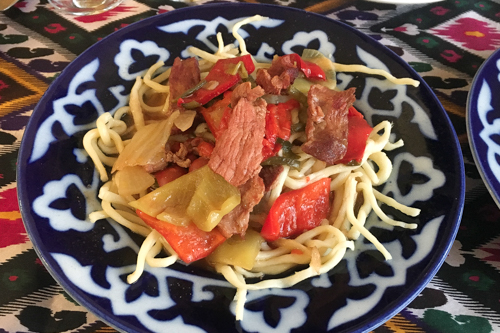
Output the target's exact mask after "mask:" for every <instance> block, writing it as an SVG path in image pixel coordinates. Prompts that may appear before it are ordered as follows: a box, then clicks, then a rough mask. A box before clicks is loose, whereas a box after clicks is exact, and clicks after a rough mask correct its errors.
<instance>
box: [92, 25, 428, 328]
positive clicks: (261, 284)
mask: <svg viewBox="0 0 500 333" xmlns="http://www.w3.org/2000/svg"><path fill="white" fill-rule="evenodd" d="M262 19H265V18H264V17H262V16H253V17H250V18H247V19H245V20H243V21H240V22H238V23H236V24H235V25H234V28H233V36H234V38H235V39H236V40H237V42H238V44H239V52H238V49H237V48H236V46H235V45H234V44H229V45H224V42H223V40H222V35H221V34H220V33H218V34H217V41H218V49H217V51H216V53H215V54H211V53H208V52H205V51H203V50H200V49H198V48H194V47H190V48H189V49H188V50H189V52H191V53H192V54H194V55H195V56H197V57H199V58H201V59H202V60H200V61H199V66H200V71H207V70H209V69H210V68H211V67H212V66H213V64H214V63H215V62H216V61H217V60H219V59H223V58H233V57H235V56H240V55H245V54H248V51H247V48H246V44H245V41H244V39H243V38H242V37H241V35H239V34H238V32H237V31H238V29H239V28H240V27H241V26H242V25H244V24H247V23H250V22H254V21H258V20H262ZM332 64H333V66H334V67H335V69H336V70H337V71H361V72H365V73H368V74H375V75H382V76H384V77H385V78H387V79H388V80H390V81H391V82H394V83H398V84H411V85H418V82H417V81H414V80H411V79H396V78H394V77H393V76H392V75H390V74H389V73H387V72H384V71H380V70H373V69H369V68H367V67H364V66H360V65H341V64H337V63H332ZM163 66H164V63H163V62H158V63H157V64H155V65H153V66H151V67H150V68H149V69H148V70H147V71H146V73H145V74H144V76H143V78H141V77H137V78H136V81H135V84H134V85H133V87H132V90H131V93H130V101H129V105H128V106H127V107H123V108H120V109H118V110H117V111H116V112H115V114H114V117H113V116H111V114H109V113H105V114H103V115H101V116H100V117H99V119H98V120H97V121H96V127H97V128H96V129H92V130H90V131H88V132H87V133H86V135H85V136H84V139H83V145H84V148H85V150H86V151H87V152H88V154H89V156H90V158H91V159H92V161H93V162H94V165H95V168H96V170H97V172H99V175H100V178H101V181H102V182H104V185H102V187H101V188H100V190H99V198H100V199H101V200H102V202H101V207H102V210H99V211H95V212H92V213H90V215H89V218H90V220H91V221H92V222H95V221H97V220H99V219H103V218H111V219H113V220H114V221H116V222H117V223H119V224H121V225H123V226H124V227H125V228H127V229H129V230H131V231H133V232H135V233H138V234H140V235H142V236H144V237H145V240H144V241H143V243H142V245H141V247H140V249H139V252H138V254H137V263H136V267H135V270H134V271H133V272H132V273H131V274H130V275H128V277H127V282H128V283H134V282H136V281H137V280H138V279H139V278H140V276H141V274H142V273H143V271H144V269H145V267H146V266H145V265H146V264H147V265H149V266H150V267H167V266H170V265H172V264H173V263H175V262H176V261H178V260H179V255H178V254H177V253H175V251H174V250H173V248H172V247H171V245H170V244H168V242H167V241H166V240H165V239H164V238H163V237H162V235H161V234H160V233H159V232H158V231H156V230H154V229H152V228H150V227H149V226H148V225H147V224H146V223H145V222H144V221H142V219H141V218H139V217H138V216H137V215H136V213H135V209H134V208H133V207H132V206H130V204H129V203H130V202H132V201H134V200H137V199H138V198H140V197H141V196H143V195H145V194H146V193H139V194H134V195H127V196H124V195H120V194H118V193H119V192H118V189H117V188H118V185H117V184H116V182H115V178H114V177H113V178H112V179H111V180H109V176H108V172H107V170H106V166H107V167H113V166H114V163H115V161H116V160H117V156H120V154H121V152H122V151H123V150H124V147H127V145H128V143H129V142H130V141H127V140H124V138H125V137H127V136H130V135H131V134H133V133H135V132H136V131H138V130H140V129H141V128H144V127H145V126H149V124H150V123H151V122H152V121H154V120H149V118H150V116H151V115H152V114H157V113H161V114H162V115H163V116H164V117H165V116H167V115H168V114H169V112H170V111H171V110H170V100H169V96H168V95H169V94H170V87H169V85H168V79H169V76H170V69H167V70H164V71H163V72H162V73H160V74H158V75H156V76H155V73H156V72H157V71H159V70H160V68H162V67H163ZM268 66H269V64H256V67H258V68H259V67H260V68H263V67H268ZM204 75H206V73H205V74H203V73H202V77H203V76H204ZM415 82H417V83H415ZM155 94H160V96H163V98H165V101H164V102H162V103H163V104H159V105H156V106H151V105H147V103H146V102H145V100H147V99H148V98H149V97H151V96H154V95H155ZM126 114H127V115H131V116H132V118H133V121H134V125H133V126H130V127H127V125H126V123H125V122H124V121H122V120H121V119H122V117H123V116H124V115H126ZM178 114H179V113H178V112H177V111H176V112H175V113H174V114H173V115H172V116H169V118H168V123H169V124H170V125H168V126H171V124H172V123H173V122H174V121H177V122H176V124H177V125H179V126H178V127H183V128H182V129H184V127H185V128H186V129H187V128H188V127H191V126H192V124H193V121H194V118H195V114H196V113H195V112H194V111H193V112H191V114H184V115H183V116H182V117H181V116H179V117H178ZM176 117H178V118H176ZM153 119H154V117H153ZM299 121H300V120H299V115H298V111H297V110H294V111H293V112H292V123H294V124H295V123H298V122H299ZM181 124H182V125H181ZM165 126H166V125H165ZM196 126H197V127H196V130H195V131H194V135H195V136H196V137H198V138H202V139H204V140H206V141H207V142H215V137H214V135H213V134H212V133H211V132H210V130H209V129H208V126H207V124H206V123H201V124H198V125H196ZM166 128H167V127H166ZM168 131H169V132H168V133H170V127H168ZM379 133H381V134H379ZM390 135H391V124H390V123H389V122H388V121H382V122H381V123H379V124H378V125H376V126H375V127H374V128H373V130H372V132H371V133H370V135H369V136H368V140H367V143H366V148H365V152H364V155H363V157H362V160H361V163H360V165H352V166H350V165H349V166H348V165H344V164H337V165H330V166H326V163H325V162H323V161H320V160H318V159H316V158H314V157H313V156H311V155H309V154H306V153H304V152H303V151H301V149H300V147H299V146H293V148H292V151H293V152H294V153H295V154H296V155H297V156H298V159H297V161H298V162H299V167H298V168H297V169H293V168H291V167H290V166H287V165H285V166H283V170H282V171H281V173H280V174H279V176H278V177H277V180H276V181H275V186H274V188H273V189H272V190H270V191H269V192H267V193H266V194H265V195H264V198H263V199H262V202H263V203H264V204H263V205H262V206H263V208H264V209H267V210H269V208H270V207H271V206H272V205H273V203H274V202H275V201H276V199H277V198H278V197H279V196H280V195H281V194H282V193H283V192H284V191H289V190H296V189H301V188H304V187H305V186H307V185H309V184H312V183H314V182H316V181H319V180H321V179H324V178H331V182H330V191H331V192H332V193H333V196H334V198H335V200H333V203H332V205H331V207H330V213H329V216H328V218H327V219H324V220H323V221H322V222H321V224H320V225H319V226H317V227H315V228H313V229H311V230H308V231H305V232H303V233H302V234H300V235H299V236H297V237H295V238H294V239H285V238H280V239H278V240H276V241H274V242H270V243H268V242H263V243H262V244H261V246H260V250H259V251H258V253H257V255H256V258H255V262H254V265H253V267H252V268H251V269H247V268H243V267H239V266H232V265H227V264H220V263H215V264H213V267H214V269H215V270H216V271H217V272H219V273H220V274H222V275H223V276H224V278H225V279H226V280H227V281H228V282H229V283H231V284H232V285H233V286H234V287H235V288H236V294H235V297H234V304H235V314H236V319H237V320H241V319H242V318H243V312H244V304H245V301H246V295H247V292H248V290H259V289H267V288H287V287H291V286H293V285H295V284H297V283H298V282H300V281H303V280H305V279H307V278H310V277H312V276H316V275H319V274H323V273H326V272H328V271H330V270H331V269H332V268H333V267H335V265H337V264H338V263H339V261H340V260H341V259H342V258H343V257H344V255H345V253H346V251H347V249H351V250H353V249H354V242H353V241H354V240H356V239H357V238H358V237H359V236H360V235H363V236H364V237H365V238H366V239H367V240H368V241H369V242H371V243H372V244H373V245H374V246H375V247H376V248H377V250H378V251H380V252H381V253H382V254H383V255H384V257H385V258H386V260H390V259H391V254H390V253H389V252H388V251H387V249H386V248H385V247H384V246H383V245H382V244H381V243H380V242H379V240H378V239H377V238H376V237H375V236H374V235H373V234H372V233H370V231H369V230H368V229H367V228H366V227H365V222H366V219H367V217H368V215H369V214H370V212H372V211H373V212H374V213H375V214H376V216H377V217H378V218H379V219H380V220H381V221H382V222H385V223H387V224H389V225H392V226H397V227H402V228H409V229H414V228H416V227H417V225H416V224H414V223H405V222H402V221H396V220H394V219H392V218H390V217H389V216H387V215H386V214H385V213H384V212H383V211H382V209H381V208H380V205H379V203H378V202H381V203H383V204H385V205H388V206H391V207H393V208H395V209H397V210H399V211H401V212H402V213H404V214H406V215H409V216H412V217H415V216H418V214H419V213H420V210H419V209H416V208H412V207H408V206H405V205H403V204H401V203H398V202H397V201H396V200H394V199H392V198H390V197H388V196H386V195H383V194H382V193H380V192H379V191H377V190H376V189H374V188H373V186H376V185H380V184H383V183H384V182H386V181H387V180H388V178H389V176H390V174H391V171H392V163H391V161H390V159H389V158H388V157H387V155H386V154H385V153H384V152H383V151H382V150H384V149H385V150H393V149H396V148H398V147H401V146H402V145H403V141H402V140H399V141H397V142H396V143H391V142H390V141H389V139H390ZM182 138H183V135H182V134H176V135H175V137H174V136H170V137H169V138H168V137H167V139H171V140H172V141H171V142H175V143H179V142H182V141H183V140H185V138H184V139H182ZM304 138H305V133H304V132H303V131H302V132H297V133H292V135H291V136H290V139H289V142H290V143H293V142H294V141H295V140H303V139H304ZM167 142H168V140H167ZM167 145H168V143H167ZM131 147H133V146H132V145H131V146H129V148H131ZM125 150H127V149H125ZM282 154H283V152H282V151H280V152H279V153H278V155H280V156H281V155H282ZM117 164H119V163H117ZM147 186H149V185H147ZM143 192H146V191H143ZM120 193H122V192H120ZM356 203H360V205H358V206H359V207H357V208H355V207H356ZM261 208H262V207H261ZM355 210H357V211H355ZM266 216H267V213H265V212H262V211H260V212H259V211H257V212H255V213H254V214H251V215H250V221H251V222H250V225H253V223H255V224H256V225H258V226H260V225H262V223H263V221H264V220H265V219H266ZM249 228H250V227H249ZM162 250H163V251H165V252H166V253H167V256H166V257H162V258H157V257H156V256H157V255H158V254H159V253H160V252H161V251H162ZM298 265H308V266H307V268H302V269H299V270H298V271H296V272H295V273H293V274H291V275H288V276H285V277H283V278H271V279H266V280H262V281H258V282H255V283H247V281H246V279H252V278H262V277H263V276H264V275H266V274H267V275H276V274H280V273H283V272H285V271H287V270H289V269H290V268H296V267H297V266H298Z"/></svg>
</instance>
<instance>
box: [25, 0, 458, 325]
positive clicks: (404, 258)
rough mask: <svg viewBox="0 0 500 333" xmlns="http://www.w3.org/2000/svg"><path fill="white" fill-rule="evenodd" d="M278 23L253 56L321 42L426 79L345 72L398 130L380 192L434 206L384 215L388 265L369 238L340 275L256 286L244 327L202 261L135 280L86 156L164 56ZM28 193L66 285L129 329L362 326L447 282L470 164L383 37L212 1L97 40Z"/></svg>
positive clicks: (44, 138)
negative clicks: (102, 209) (445, 267)
mask: <svg viewBox="0 0 500 333" xmlns="http://www.w3.org/2000/svg"><path fill="white" fill-rule="evenodd" d="M254 14H263V15H265V16H268V17H269V18H270V19H269V20H265V21H260V22H255V23H253V24H249V25H246V26H244V27H243V28H242V29H241V30H240V33H241V34H242V36H243V37H244V38H245V39H246V43H247V47H248V49H249V51H250V52H251V53H252V54H254V55H256V56H257V57H259V58H261V59H262V58H267V59H269V60H270V59H271V57H272V55H273V54H275V53H278V54H283V53H291V52H297V53H301V52H302V50H303V49H304V48H305V47H307V48H313V49H318V50H320V51H321V52H322V53H323V54H332V55H333V57H334V59H335V61H336V62H340V63H348V64H354V63H356V64H365V65H368V66H370V67H374V68H381V69H385V70H387V71H389V72H390V73H392V74H393V75H394V76H396V77H411V78H414V79H416V80H419V81H421V85H420V87H418V88H415V87H412V86H395V85H393V84H390V83H388V82H387V81H386V80H385V79H383V78H382V77H377V76H369V75H365V74H356V73H354V74H353V73H338V81H339V85H340V87H341V88H343V89H346V88H348V87H357V92H356V96H357V102H356V104H355V105H356V107H357V108H358V109H359V110H360V111H361V112H363V113H364V114H365V117H366V118H367V120H368V121H369V122H370V123H371V124H375V123H378V122H380V121H382V120H384V119H387V120H389V121H391V122H393V124H394V127H393V132H394V139H395V140H396V139H399V138H402V139H403V140H404V141H405V143H406V145H405V146H404V147H403V148H400V149H397V150H395V151H393V152H390V153H389V155H390V158H391V160H392V161H393V164H394V171H393V173H392V176H391V178H390V179H389V181H388V182H387V184H386V185H384V186H383V187H382V188H380V191H382V192H383V193H387V194H389V195H391V196H393V197H394V198H396V199H397V200H398V201H400V202H402V203H404V204H407V205H412V206H415V207H418V208H421V209H422V213H421V215H420V216H419V217H418V218H416V219H412V218H409V217H407V216H404V215H402V214H400V213H398V212H397V211H394V210H391V209H389V208H388V207H384V209H385V211H386V212H387V213H388V214H389V215H391V216H393V217H395V218H396V219H400V220H405V221H407V222H416V223H418V224H419V227H418V228H417V229H415V230H404V229H400V228H393V227H388V226H387V225H383V224H382V223H380V222H379V221H377V218H376V216H374V215H372V216H371V217H370V219H369V222H368V223H369V224H368V227H369V228H370V230H371V231H372V233H373V234H375V235H376V236H377V237H378V238H379V240H380V241H381V242H383V243H384V245H385V246H386V248H387V249H388V250H389V251H390V252H391V254H392V256H393V257H394V258H393V259H392V260H390V261H387V262H386V261H384V260H383V259H382V255H381V254H380V253H378V251H376V250H375V249H374V247H373V245H371V244H370V243H368V242H366V241H365V240H364V239H363V238H360V239H359V240H358V241H356V250H355V251H348V254H347V255H346V257H345V259H344V260H342V261H341V262H340V264H339V265H338V266H337V267H336V268H335V269H334V270H332V271H331V272H330V273H328V274H324V275H321V276H319V277H315V278H311V279H309V280H306V281H304V282H302V283H300V284H298V285H296V286H295V287H293V288H289V289H280V290H276V289H270V290H262V291H256V292H249V294H248V300H247V303H246V306H245V312H244V320H243V321H242V322H239V323H236V322H235V317H234V314H233V311H234V308H233V307H232V306H231V301H232V299H233V297H234V294H235V289H234V288H232V287H231V286H230V285H229V284H228V283H227V282H226V281H225V280H224V279H223V278H222V277H221V276H219V275H217V274H215V273H213V272H209V271H206V270H204V269H202V268H199V267H196V266H192V265H191V266H185V265H182V264H176V265H174V266H173V267H171V268H161V269H158V268H156V269H152V268H147V270H146V272H145V273H144V274H143V276H142V277H141V279H140V280H139V281H138V282H137V283H135V284H133V285H128V284H127V283H126V282H125V276H126V275H127V274H129V273H130V272H132V271H133V269H134V264H135V261H136V255H137V251H138V249H139V245H140V244H141V241H142V239H141V237H140V236H138V235H134V234H131V233H130V232H129V231H128V230H125V229H124V228H122V227H120V226H119V225H117V224H116V223H114V222H113V221H106V220H102V221H98V222H97V223H96V224H91V223H89V222H88V220H87V214H88V213H89V212H91V211H93V210H94V209H96V207H98V205H99V203H98V199H97V191H98V188H99V185H100V184H99V180H98V176H97V174H96V172H94V168H93V164H92V162H91V160H90V159H89V158H88V156H87V155H86V154H85V152H84V150H83V149H82V136H83V134H84V133H85V131H87V130H88V129H89V128H91V127H93V126H94V121H95V120H96V118H97V116H98V115H99V114H101V113H102V112H104V111H113V110H116V109H117V108H118V107H119V106H122V105H123V104H125V103H126V99H127V95H128V92H129V91H130V89H131V86H132V84H133V81H134V78H135V77H136V76H137V75H139V74H141V73H144V70H145V69H146V68H148V67H149V66H151V65H152V64H154V63H155V62H157V61H158V60H163V61H165V62H166V63H167V64H172V62H173V59H174V58H175V57H176V56H179V55H180V56H185V55H186V51H185V50H186V48H187V47H188V46H190V45H194V46H198V47H201V48H203V49H205V50H207V51H215V48H216V44H215V43H216V39H215V34H216V32H217V31H220V32H222V33H223V35H224V40H225V41H226V42H228V41H232V35H231V34H230V33H229V32H228V31H230V28H231V27H232V25H233V24H234V23H235V22H236V21H238V20H240V19H241V18H242V16H244V17H247V16H252V15H254ZM18 190H19V199H20V203H21V211H22V214H23V218H24V222H25V224H26V229H27V230H28V233H29V235H30V237H31V239H32V241H33V244H34V246H35V248H36V250H37V251H38V254H39V255H40V257H41V259H42V260H43V262H44V263H45V265H46V266H47V267H48V269H49V270H50V272H51V273H52V274H53V276H54V278H55V279H56V280H57V281H58V282H59V283H60V284H61V285H62V286H63V287H64V288H65V289H66V290H67V291H68V293H69V294H70V295H71V296H72V297H73V298H75V299H76V300H77V301H78V302H79V303H80V304H82V305H83V306H85V307H87V308H88V309H89V310H90V311H92V312H93V313H95V314H96V315H98V316H99V317H100V318H102V319H103V320H104V321H106V322H107V323H109V324H110V325H112V326H114V327H116V328H117V329H119V330H123V331H127V332H149V331H155V332H160V331H161V332H176V331H182V332H203V331H206V332H238V331H243V332H289V331H294V332H298V331H300V332H323V331H330V332H351V331H366V330H370V329H372V328H374V327H376V326H378V325H381V324H382V323H384V322H385V321H387V320H388V319H390V318H391V317H392V316H394V315H395V314H397V313H398V312H399V311H400V310H402V309H403V308H404V307H405V306H406V305H407V304H408V303H409V302H410V301H411V300H412V299H413V298H414V297H416V296H417V295H418V293H419V292H420V291H421V290H422V289H423V288H424V286H425V285H426V284H427V283H428V282H429V281H430V279H431V278H432V277H433V276H434V274H435V273H436V271H437V270H438V268H439V267H440V265H441V264H442V263H443V261H444V259H445V257H446V255H447V253H448V250H449V249H450V246H451V244H452V242H453V239H454V237H455V234H456V231H457V228H458V225H459V222H460V217H461V213H462V209H463V200H464V170H463V162H462V157H461V154H460V149H459V146H458V141H457V138H456V136H455V134H454V131H453V129H452V127H451V124H450V122H449V119H448V117H447V115H446V113H445V111H444V110H443V108H442V106H441V105H440V104H439V102H438V100H437V99H436V97H435V95H434V94H433V93H432V92H431V90H430V89H429V87H428V86H427V85H426V84H425V82H424V81H422V79H421V78H420V77H419V76H418V75H417V74H416V73H415V72H414V71H413V70H412V69H411V68H410V67H409V66H408V65H407V64H406V63H405V62H404V61H402V60H401V59H400V58H399V57H398V56H396V55H395V54H394V53H392V52H391V51H389V50H388V49H386V48H385V47H383V46H382V45H380V44H379V43H377V42H375V41H374V40H373V39H371V38H370V37H368V36H366V35H363V34H362V33H360V32H358V31H356V30H354V29H352V28H350V27H348V26H346V25H343V24H341V23H339V22H336V21H333V20H331V19H328V18H326V17H324V16H320V15H316V14H311V13H306V12H304V11H300V10H295V9H291V8H286V7H276V6H270V5H255V4H228V3H226V4H221V5H203V6H199V7H190V8H186V9H180V10H175V11H173V12H170V13H167V14H164V15H158V16H156V17H152V18H149V19H146V20H143V21H140V22H138V23H136V24H134V25H131V26H128V27H126V28H123V29H121V30H119V31H118V32H116V33H114V34H112V35H111V36H109V37H107V38H105V39H104V40H102V41H100V42H99V43H97V44H95V45H94V46H92V47H91V48H89V49H88V50H87V51H86V52H84V53H83V54H82V55H81V56H79V57H78V58H77V59H76V60H75V61H73V62H72V63H71V64H70V65H69V66H68V67H67V68H66V69H65V70H64V72H63V73H62V74H61V75H60V76H59V77H58V78H57V80H56V81H55V82H54V83H53V84H52V85H51V86H50V88H49V89H48V90H47V92H46V94H45V95H44V97H43V98H42V99H41V101H40V103H39V104H38V106H37V108H36V109H35V111H34V113H33V115H32V117H31V121H30V123H29V125H28V127H27V129H26V133H25V137H24V140H23V143H22V147H21V151H20V155H19V163H18Z"/></svg>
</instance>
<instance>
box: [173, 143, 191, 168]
mask: <svg viewBox="0 0 500 333" xmlns="http://www.w3.org/2000/svg"><path fill="white" fill-rule="evenodd" d="M190 151H191V149H190V147H188V145H187V144H185V143H184V142H181V143H180V144H179V148H178V149H176V150H175V151H171V150H169V151H167V162H173V163H175V164H177V165H178V166H180V167H183V168H189V166H190V165H191V162H192V161H191V160H190V159H189V158H188V157H187V156H188V154H189V152H190Z"/></svg>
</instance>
